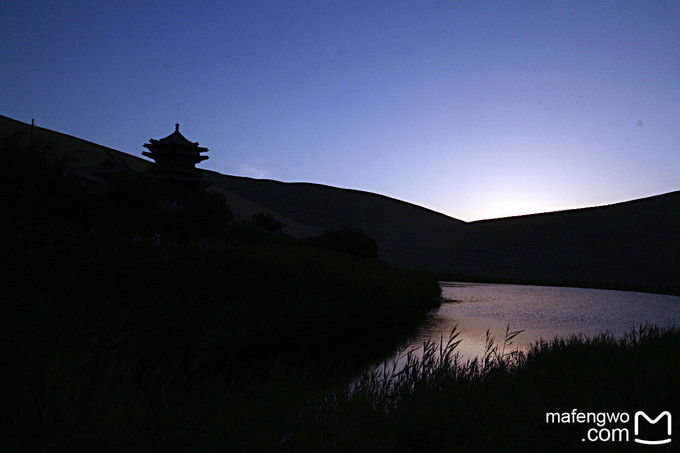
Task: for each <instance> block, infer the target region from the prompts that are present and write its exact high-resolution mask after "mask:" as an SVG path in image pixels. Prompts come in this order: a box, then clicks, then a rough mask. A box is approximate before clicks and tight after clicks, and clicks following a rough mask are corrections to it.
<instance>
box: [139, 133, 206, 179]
mask: <svg viewBox="0 0 680 453" xmlns="http://www.w3.org/2000/svg"><path fill="white" fill-rule="evenodd" d="M144 147H145V148H146V149H148V151H144V152H142V154H143V155H144V156H147V157H150V158H151V159H153V160H154V162H155V163H154V164H151V166H150V167H149V170H148V171H149V173H150V174H151V175H153V176H154V177H156V178H158V179H161V180H164V181H166V182H168V183H169V184H170V185H172V186H175V187H182V188H187V187H192V186H196V185H199V184H200V182H201V179H202V178H203V176H202V175H201V170H200V169H198V168H196V164H197V163H199V162H201V161H204V160H206V159H207V158H208V156H201V153H204V152H207V151H208V148H203V147H200V146H198V142H190V141H189V140H187V139H186V138H185V137H184V136H183V135H182V134H180V133H179V123H176V124H175V132H173V133H172V134H170V135H168V136H167V137H165V138H162V139H160V140H154V139H153V138H152V139H149V143H145V144H144Z"/></svg>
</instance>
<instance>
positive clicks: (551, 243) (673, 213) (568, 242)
mask: <svg viewBox="0 0 680 453" xmlns="http://www.w3.org/2000/svg"><path fill="white" fill-rule="evenodd" d="M30 127H31V126H30V125H29V124H26V123H22V122H19V121H16V120H12V119H10V118H7V117H3V116H0V135H7V134H9V133H12V132H14V131H23V132H24V134H25V135H26V136H28V133H29V130H30ZM33 133H34V136H35V137H37V138H41V139H45V140H47V139H49V140H52V141H53V142H55V143H56V146H58V147H60V148H62V149H65V150H68V151H69V152H71V153H72V155H75V156H76V158H77V162H76V163H75V165H82V166H92V165H97V164H98V163H100V162H102V161H103V160H105V159H106V157H107V153H109V154H110V153H115V156H116V157H118V158H121V159H125V161H126V163H127V164H128V165H129V166H130V167H131V168H133V169H135V170H136V171H144V169H145V168H146V165H148V161H145V160H143V159H141V158H139V157H136V156H131V155H129V154H126V153H122V152H120V151H117V150H113V149H110V148H106V147H103V146H100V145H97V144H94V143H91V142H87V141H85V140H81V139H78V138H75V137H71V136H68V135H65V134H61V133H59V132H55V131H50V130H48V129H43V128H39V127H36V128H34V132H33ZM141 145H142V144H141V143H140V150H141ZM140 153H141V151H140ZM204 177H205V179H206V180H207V181H210V182H211V183H212V184H213V185H212V186H211V187H210V188H209V190H216V191H220V192H222V193H224V194H225V197H226V198H227V201H228V203H229V204H230V205H231V207H232V210H233V212H234V214H235V217H236V219H237V220H250V219H251V218H252V215H254V214H259V213H261V212H269V213H271V214H272V215H273V216H274V217H276V218H277V219H278V220H280V221H281V222H282V223H284V224H285V225H286V226H285V227H284V232H286V233H288V234H291V235H293V236H295V237H307V236H310V235H316V234H319V233H320V232H322V231H324V230H326V229H329V228H341V227H344V226H348V227H358V228H361V229H363V231H364V232H365V233H366V234H368V235H370V236H372V237H374V238H376V240H377V241H378V245H379V257H380V258H381V259H383V260H385V261H387V262H389V263H392V264H394V265H397V266H400V267H404V268H411V269H422V270H428V271H436V272H442V273H450V274H455V275H456V276H457V277H459V278H471V279H474V278H488V279H491V280H500V279H503V280H515V281H531V282H536V283H550V284H568V285H584V284H585V285H595V286H606V287H621V288H635V289H649V290H657V291H659V290H660V291H675V292H679V291H680V233H679V232H680V191H679V192H672V193H669V194H665V195H659V196H655V197H650V198H645V199H641V200H635V201H630V202H625V203H619V204H615V205H610V206H603V207H594V208H586V209H577V210H570V211H560V212H554V213H547V214H535V215H528V216H520V217H509V218H503V219H497V220H486V221H479V222H470V223H466V222H463V221H460V220H457V219H454V218H451V217H448V216H446V215H443V214H441V213H438V212H435V211H432V210H429V209H426V208H423V207H420V206H416V205H413V204H410V203H406V202H403V201H399V200H396V199H393V198H389V197H386V196H382V195H377V194H373V193H369V192H362V191H357V190H349V189H340V188H336V187H330V186H324V185H320V184H310V183H283V182H278V181H272V180H263V179H253V178H245V177H237V176H228V175H222V174H220V173H216V172H213V171H207V170H205V171H204Z"/></svg>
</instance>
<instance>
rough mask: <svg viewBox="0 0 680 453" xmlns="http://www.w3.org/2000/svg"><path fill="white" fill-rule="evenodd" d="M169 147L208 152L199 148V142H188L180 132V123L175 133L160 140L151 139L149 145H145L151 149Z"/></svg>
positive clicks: (177, 124) (176, 126)
mask: <svg viewBox="0 0 680 453" xmlns="http://www.w3.org/2000/svg"><path fill="white" fill-rule="evenodd" d="M168 145H170V146H172V147H182V148H193V150H194V151H198V152H199V153H202V152H206V151H208V148H204V147H200V146H198V142H191V141H189V140H187V138H186V137H184V136H183V135H182V134H181V133H180V132H179V123H175V132H173V133H172V134H170V135H168V136H167V137H165V138H161V139H160V140H156V139H153V138H151V139H149V143H147V144H145V145H144V147H145V148H149V149H150V147H151V146H153V147H158V146H160V147H166V146H168Z"/></svg>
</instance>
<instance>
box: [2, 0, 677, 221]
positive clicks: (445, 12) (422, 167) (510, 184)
mask: <svg viewBox="0 0 680 453" xmlns="http://www.w3.org/2000/svg"><path fill="white" fill-rule="evenodd" d="M678 24H680V2H678V1H677V0H670V1H661V0H659V1H657V0H645V1H626V0H616V1H604V0H602V1H592V0H588V1H577V0H569V1H546V0H540V1H519V0H518V1H496V2H485V1H481V0H477V1H469V2H468V1H428V0H421V1H398V0H392V1H378V0H376V1H369V0H365V1H353V0H341V1H334V0H313V1H312V0H310V1H292V0H291V1H284V0H247V1H245V0H244V1H198V0H195V1H171V0H167V1H156V0H146V1H144V2H137V1H116V2H114V1H103V2H93V1H91V0H90V1H54V0H52V1H26V0H22V1H14V0H9V2H8V1H5V2H3V7H2V11H1V12H0V114H2V115H5V116H9V117H11V118H14V119H17V120H20V121H24V122H27V123H30V122H31V119H32V118H35V121H36V124H37V125H39V126H42V127H46V128H48V129H53V130H57V131H59V132H63V133H66V134H70V135H74V136H76V137H79V138H83V139H85V140H89V141H92V142H95V143H98V144H101V145H105V146H109V147H112V148H115V149H119V150H121V151H124V152H127V153H130V154H133V155H136V156H139V157H141V152H142V151H143V150H144V148H143V147H142V145H143V144H144V143H147V142H148V141H149V139H150V138H156V139H158V138H162V137H165V136H167V135H169V134H170V133H172V132H173V130H174V124H175V122H177V121H178V120H179V123H180V131H181V132H182V134H183V135H184V136H185V137H187V138H188V139H189V140H192V141H198V142H199V143H200V145H201V146H205V147H207V148H209V150H210V151H209V152H208V155H209V157H210V158H209V159H208V160H207V161H204V162H203V163H201V164H200V165H199V167H201V168H206V169H210V170H214V171H218V172H220V173H225V174H230V175H240V176H249V177H255V178H268V179H275V180H279V181H286V182H314V183H321V184H327V185H332V186H337V187H344V188H350V189H358V190H364V191H369V192H375V193H379V194H383V195H387V196H390V197H393V198H397V199H400V200H404V201H408V202H411V203H415V204H418V205H421V206H425V207H427V208H430V209H433V210H435V211H439V212H442V213H444V214H447V215H450V216H452V217H455V218H458V219H461V220H466V221H472V220H479V219H488V218H497V217H504V216H510V215H520V214H529V213H537V212H546V211H555V210H562V209H571V208H579V207H586V206H598V205H604V204H610V203H615V202H620V201H627V200H631V199H636V198H641V197H646V196H651V195H656V194H661V193H666V192H670V191H675V190H680V26H678Z"/></svg>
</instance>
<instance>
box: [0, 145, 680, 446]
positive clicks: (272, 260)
mask: <svg viewBox="0 0 680 453" xmlns="http://www.w3.org/2000/svg"><path fill="white" fill-rule="evenodd" d="M13 146H14V145H13ZM11 149H12V150H13V151H16V152H19V151H21V152H24V151H26V152H28V154H25V155H24V156H29V157H31V156H33V157H35V159H34V160H30V159H29V161H26V160H21V159H19V160H16V159H15V158H16V157H17V154H12V155H10V156H9V157H8V155H7V154H6V150H7V148H5V149H3V152H5V154H3V159H4V160H5V161H6V162H4V163H5V165H4V166H0V167H1V169H0V171H4V172H5V173H6V174H4V175H3V176H4V179H3V181H4V185H3V186H2V197H3V198H2V200H3V208H4V209H5V210H6V212H7V213H8V214H9V215H7V216H3V220H2V222H1V224H0V250H2V254H1V255H0V260H1V264H2V267H3V269H4V271H3V273H2V274H0V320H1V321H0V322H1V323H2V329H0V370H1V371H0V389H1V391H0V421H1V422H2V423H0V451H69V452H76V451H77V452H81V451H82V452H121V451H128V452H134V451H138V452H150V451H159V452H175V451H176V452H195V451H198V452H211V451H214V452H224V451H297V452H304V451H310V452H317V451H338V452H346V451H386V452H388V451H389V452H392V451H413V452H420V451H494V450H495V451H574V450H576V449H584V448H585V449H588V448H591V447H597V448H599V449H601V450H604V451H625V450H629V449H634V448H633V447H635V446H636V444H633V442H632V441H631V442H627V443H618V444H603V443H599V444H598V443H583V442H581V439H582V438H583V437H584V433H583V431H584V426H583V425H548V424H546V423H545V413H546V412H548V411H551V412H553V411H554V412H570V411H571V410H572V409H574V408H577V409H578V410H579V411H581V412H605V411H607V412H616V411H619V412H621V411H625V412H628V413H630V414H631V416H632V414H634V413H635V411H637V410H644V411H647V412H648V413H649V414H650V415H651V416H656V415H658V414H659V413H660V412H661V411H663V410H668V411H671V412H672V413H673V415H674V416H675V417H676V418H675V419H674V422H675V423H677V421H676V419H677V416H678V415H676V414H678V408H679V407H680V392H679V391H678V385H677V379H678V376H679V375H680V365H679V364H680V332H678V331H677V330H660V329H657V328H643V329H640V330H638V331H636V332H633V333H631V335H629V336H628V337H627V338H626V339H624V340H617V339H614V338H612V337H611V336H606V335H605V336H601V337H598V338H594V339H583V338H573V339H569V340H555V341H554V342H550V343H544V344H540V345H537V346H535V347H534V348H533V349H531V350H530V351H529V352H527V353H525V354H520V353H511V352H509V351H510V349H509V348H504V347H503V345H502V344H501V345H499V346H498V347H495V346H494V345H493V344H491V343H490V344H489V348H488V352H487V355H486V357H484V358H482V359H480V360H478V361H475V362H468V363H463V362H461V361H460V360H459V359H458V358H457V357H456V355H455V345H456V337H455V334H454V335H453V336H452V338H451V340H450V341H449V343H448V344H442V345H435V344H430V345H427V346H426V347H425V349H426V352H425V354H424V357H423V358H422V359H418V358H416V356H413V357H412V358H411V360H410V361H409V362H408V364H407V366H406V368H404V371H399V370H391V369H387V370H385V371H381V370H378V371H373V372H371V371H369V372H364V373H361V372H359V370H360V369H362V368H363V367H364V366H365V365H366V364H367V363H369V362H370V361H371V360H375V358H376V357H381V356H384V354H385V353H387V352H388V351H389V350H390V348H391V347H393V346H394V345H395V344H396V343H397V342H398V340H399V338H400V335H402V334H403V333H404V332H408V329H409V328H412V327H413V325H414V323H416V322H417V318H418V314H420V313H422V312H423V311H424V310H425V309H426V308H427V307H431V306H433V305H434V304H436V303H437V297H438V295H439V288H438V286H437V285H436V282H435V281H434V280H433V279H432V278H431V277H430V276H427V275H424V274H417V273H412V272H407V271H402V270H398V269H395V268H393V267H390V266H387V265H385V264H383V263H381V262H379V261H376V260H374V259H370V258H361V257H356V256H351V255H348V254H343V253H337V252H334V251H328V250H323V249H319V248H315V247H312V246H311V245H310V244H309V243H308V242H303V243H301V242H298V241H293V240H291V239H288V238H285V237H282V236H280V235H275V234H269V233H266V232H261V231H258V230H255V229H249V228H245V227H239V226H237V225H236V226H234V225H231V224H230V223H229V213H228V209H226V208H225V207H224V206H223V205H222V204H220V203H221V201H220V200H219V198H216V197H215V196H213V195H210V194H205V193H202V192H196V193H193V194H191V195H190V196H189V195H186V198H183V199H181V200H180V201H179V202H178V201H177V199H175V200H173V201H174V202H173V203H159V196H157V195H153V194H154V191H155V190H157V188H156V187H155V186H154V185H153V184H152V182H150V181H145V180H143V179H136V178H134V177H129V178H128V177H122V178H121V179H120V180H118V181H114V180H112V181H111V182H110V184H109V185H108V187H107V188H105V189H101V190H99V189H97V190H91V189H92V188H89V189H87V190H85V189H84V188H83V186H82V184H81V183H80V182H78V181H74V180H73V179H71V178H70V177H69V176H68V172H65V171H64V169H65V168H66V167H65V166H63V164H62V163H61V162H59V161H58V160H56V161H55V160H49V161H46V160H45V159H44V158H45V156H44V155H43V154H42V151H45V150H40V149H28V150H26V149H23V148H18V147H14V148H11ZM33 151H36V152H37V154H31V153H33ZM38 151H39V152H38ZM33 157H31V159H33ZM12 159H15V160H12ZM46 162H47V163H46ZM10 170H11V171H10ZM12 178H13V179H12ZM10 182H11V184H10ZM135 194H137V195H138V196H133V195H135ZM140 194H141V195H140ZM144 194H146V195H144ZM147 195H148V197H147ZM163 197H165V199H166V201H167V196H166V195H162V196H161V197H160V198H163ZM135 203H141V205H140V206H138V205H135ZM130 205H132V206H136V208H135V209H133V210H132V211H129V210H127V209H125V207H126V206H130ZM178 205H181V208H178V207H177V206H178ZM142 206H143V208H144V209H142ZM196 218H197V219H199V220H200V221H194V220H192V219H196ZM159 219H163V221H162V222H160V221H159ZM158 231H161V233H158ZM381 340H382V341H381ZM357 376H359V377H358V379H355V378H357ZM587 427H588V428H589V427H590V426H587ZM630 428H631V438H632V426H630ZM673 432H674V433H675V432H678V431H677V429H675V425H674V430H673ZM677 442H678V439H674V441H673V443H672V444H671V445H672V446H676V445H677ZM671 448H672V447H671ZM655 451H664V447H655Z"/></svg>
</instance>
